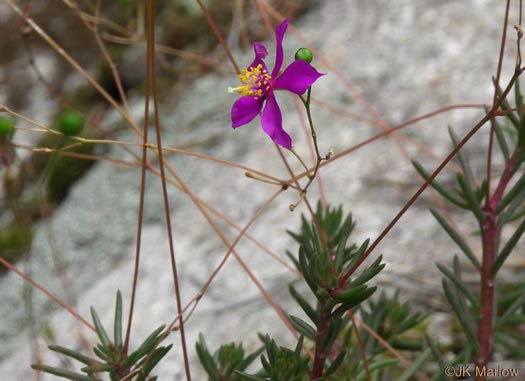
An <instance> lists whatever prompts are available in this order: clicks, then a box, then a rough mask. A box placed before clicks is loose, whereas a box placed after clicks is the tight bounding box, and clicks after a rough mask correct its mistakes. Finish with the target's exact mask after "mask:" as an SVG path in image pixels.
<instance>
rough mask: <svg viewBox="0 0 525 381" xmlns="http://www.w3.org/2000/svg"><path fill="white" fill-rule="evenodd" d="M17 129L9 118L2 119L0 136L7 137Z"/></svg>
mask: <svg viewBox="0 0 525 381" xmlns="http://www.w3.org/2000/svg"><path fill="white" fill-rule="evenodd" d="M14 129H15V123H14V122H13V121H12V120H11V119H8V118H3V117H1V118H0V136H7V135H9V134H11V133H12V132H13V130H14Z"/></svg>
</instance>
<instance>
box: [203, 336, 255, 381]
mask: <svg viewBox="0 0 525 381" xmlns="http://www.w3.org/2000/svg"><path fill="white" fill-rule="evenodd" d="M195 348H196V350H197V355H198V356H199V360H200V362H201V364H202V366H203V367H204V370H205V371H206V373H207V374H208V380H209V381H242V380H247V379H249V376H246V375H244V374H243V373H242V372H243V371H244V370H246V368H248V367H249V366H250V364H251V363H252V362H253V361H254V360H255V359H256V358H257V357H258V356H259V355H260V354H261V352H262V351H263V350H264V348H262V347H261V348H260V349H258V350H257V351H255V352H253V353H251V354H249V355H246V354H245V352H244V349H243V347H242V344H239V345H237V344H235V343H230V344H225V345H221V346H220V348H219V349H218V350H217V351H215V353H214V354H213V355H212V354H211V353H210V351H209V349H208V347H207V345H206V340H205V339H204V336H203V335H202V334H200V335H199V341H198V342H197V343H196V344H195Z"/></svg>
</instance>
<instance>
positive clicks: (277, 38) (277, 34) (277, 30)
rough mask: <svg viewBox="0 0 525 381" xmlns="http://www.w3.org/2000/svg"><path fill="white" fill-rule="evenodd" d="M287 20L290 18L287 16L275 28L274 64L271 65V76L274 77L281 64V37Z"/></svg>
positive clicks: (286, 25)
mask: <svg viewBox="0 0 525 381" xmlns="http://www.w3.org/2000/svg"><path fill="white" fill-rule="evenodd" d="M289 22H290V18H287V19H286V20H284V21H283V22H282V23H281V25H279V26H278V27H277V28H275V66H274V67H273V71H272V78H275V76H276V75H277V74H278V73H279V70H281V66H282V65H283V38H284V33H285V32H286V28H287V27H288V23H289Z"/></svg>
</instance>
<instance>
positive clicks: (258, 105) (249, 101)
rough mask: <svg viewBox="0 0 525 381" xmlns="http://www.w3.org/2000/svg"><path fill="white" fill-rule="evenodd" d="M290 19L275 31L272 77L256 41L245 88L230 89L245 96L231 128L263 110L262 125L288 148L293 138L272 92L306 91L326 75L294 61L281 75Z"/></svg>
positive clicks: (234, 110) (244, 78) (235, 108)
mask: <svg viewBox="0 0 525 381" xmlns="http://www.w3.org/2000/svg"><path fill="white" fill-rule="evenodd" d="M289 22H290V19H286V20H284V21H283V23H282V24H281V25H279V26H278V27H277V28H276V29H275V38H276V45H277V47H276V53H275V66H274V67H273V71H272V73H271V74H269V72H268V69H267V67H266V64H265V63H264V61H263V59H264V58H265V57H266V56H267V55H268V51H267V50H266V48H265V47H264V45H262V44H260V43H258V42H256V43H254V44H253V48H254V51H255V59H254V60H253V62H252V64H251V65H250V66H248V69H246V70H242V73H241V74H239V78H240V80H241V81H242V85H241V86H239V87H236V88H233V89H232V88H230V89H229V91H230V92H233V91H234V90H237V92H238V93H240V94H242V97H241V98H239V99H238V100H237V101H236V102H235V103H234V104H233V107H232V113H231V117H232V127H233V128H237V127H240V126H244V125H245V124H247V123H249V122H251V121H252V120H253V119H254V118H255V117H256V116H257V114H259V113H260V112H261V110H262V108H263V104H264V101H266V106H265V107H264V110H263V112H262V113H261V125H262V129H263V130H264V132H266V133H267V134H268V135H269V136H270V138H272V140H273V141H274V142H275V143H277V144H280V145H281V146H283V147H285V148H292V139H290V136H289V135H288V134H287V133H286V132H285V131H284V130H283V126H282V124H283V123H282V116H281V110H280V109H279V105H278V104H277V100H276V99H275V95H274V93H273V90H278V89H283V90H288V91H291V92H292V93H294V94H304V92H305V91H306V90H307V89H308V88H309V87H310V86H311V85H312V84H313V83H314V82H315V81H316V80H317V79H318V78H319V77H320V76H322V75H323V74H320V73H318V72H317V70H315V69H314V67H313V66H311V65H310V64H309V63H308V62H306V61H302V60H295V61H294V62H292V63H291V64H290V65H289V66H288V67H287V68H286V69H285V70H284V71H283V72H282V73H281V74H279V71H280V70H281V66H282V64H283V45H282V42H283V37H284V33H285V32H286V28H287V27H288V23H289Z"/></svg>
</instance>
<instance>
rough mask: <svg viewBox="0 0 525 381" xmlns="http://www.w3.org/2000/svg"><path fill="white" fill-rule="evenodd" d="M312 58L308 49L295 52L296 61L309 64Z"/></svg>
mask: <svg viewBox="0 0 525 381" xmlns="http://www.w3.org/2000/svg"><path fill="white" fill-rule="evenodd" d="M312 58H313V55H312V51H311V50H310V49H308V48H300V49H299V50H298V51H297V52H295V59H296V60H303V61H306V62H308V63H310V62H312Z"/></svg>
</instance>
